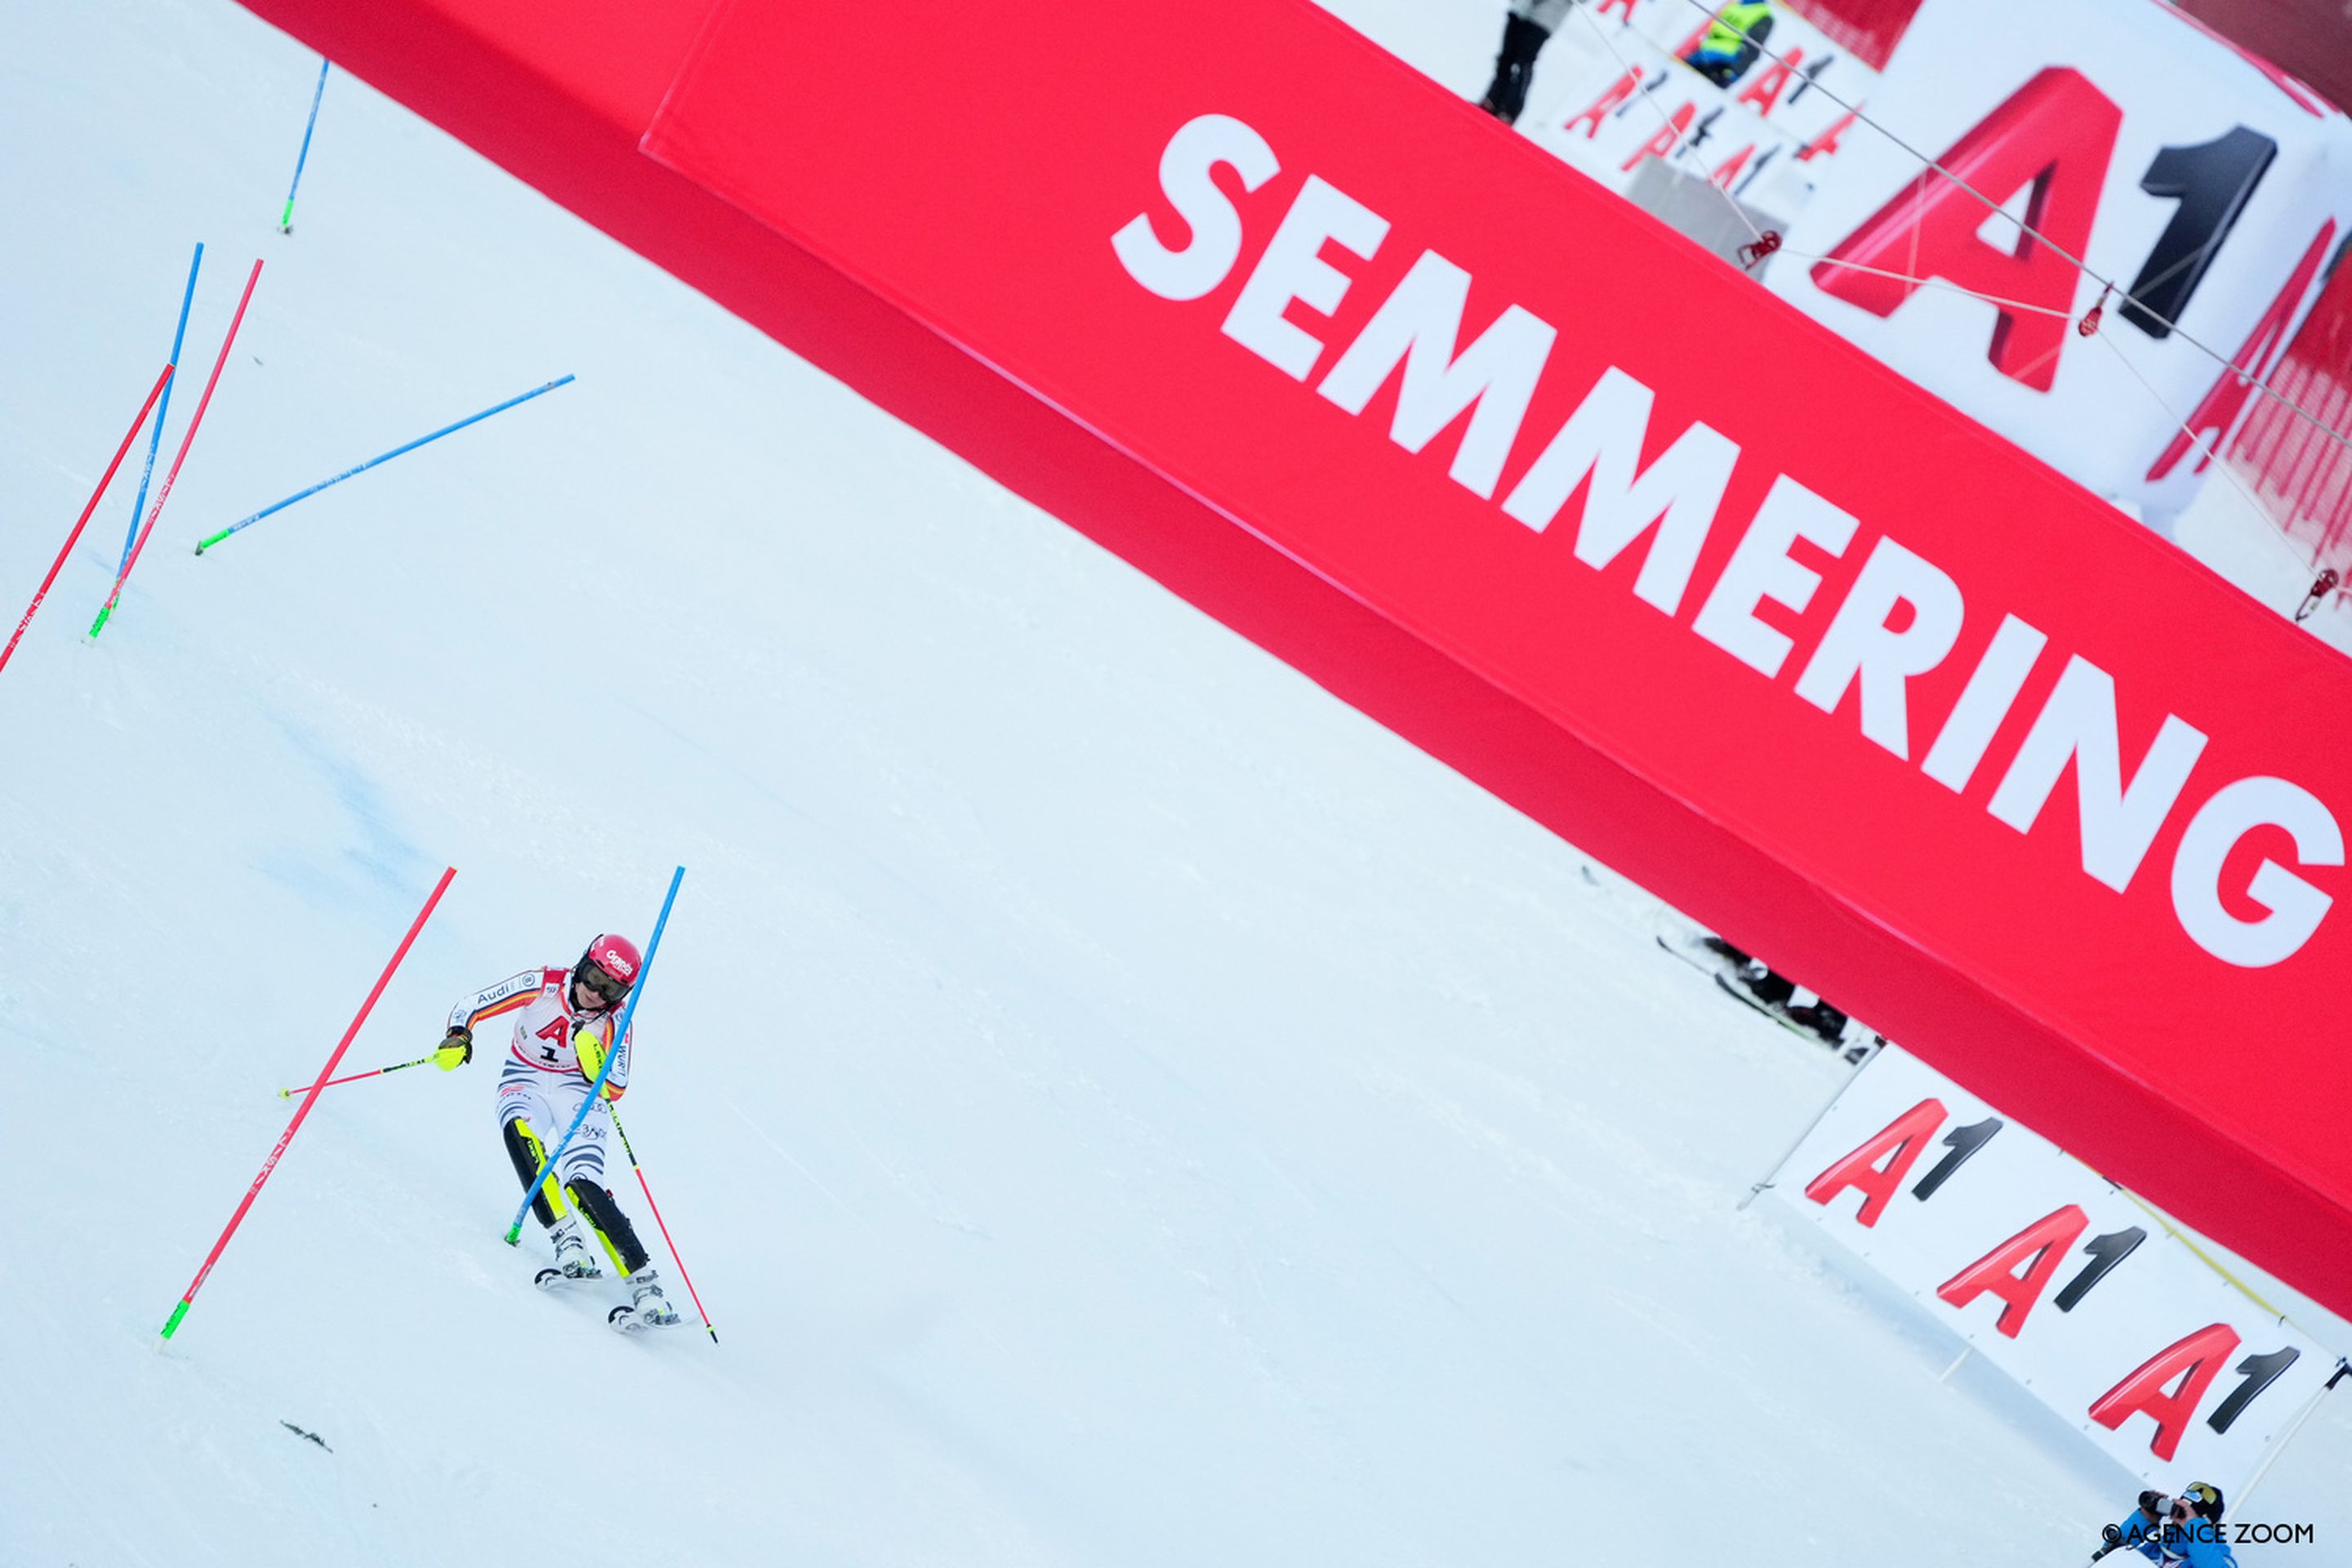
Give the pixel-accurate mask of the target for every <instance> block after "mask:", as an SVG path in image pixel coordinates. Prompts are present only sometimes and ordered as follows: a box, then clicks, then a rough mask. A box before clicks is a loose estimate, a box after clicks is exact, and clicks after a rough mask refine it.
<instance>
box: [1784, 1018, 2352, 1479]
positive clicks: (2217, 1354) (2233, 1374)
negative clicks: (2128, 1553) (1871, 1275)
mask: <svg viewBox="0 0 2352 1568" xmlns="http://www.w3.org/2000/svg"><path fill="white" fill-rule="evenodd" d="M1770 1190H1771V1192H1772V1194H1773V1195H1775V1196H1776V1197H1778V1198H1779V1199H1780V1201H1781V1202H1782V1203H1783V1204H1785V1205H1788V1206H1789V1207H1790V1208H1791V1209H1792V1210H1794V1211H1795V1212H1796V1213H1797V1214H1799V1215H1803V1216H1804V1217H1805V1219H1807V1220H1808V1221H1810V1222H1811V1223H1812V1224H1814V1225H1817V1226H1820V1227H1821V1228H1822V1230H1823V1231H1825V1232H1827V1233H1828V1234H1829V1235H1830V1236H1832V1237H1834V1238H1836V1240H1838V1241H1839V1242H1840V1243H1842V1244H1843V1246H1844V1247H1847V1248H1848V1249H1850V1250H1851V1251H1852V1252H1853V1253H1854V1254H1855V1255H1856V1256H1858V1257H1859V1258H1862V1259H1863V1260H1864V1262H1866V1263H1868V1264H1869V1265H1870V1266H1871V1268H1874V1269H1875V1270H1876V1271H1877V1272H1878V1273H1880V1274H1881V1275H1884V1276H1885V1278H1886V1279H1889V1280H1890V1281H1892V1282H1893V1283H1894V1284H1895V1286H1897V1287H1898V1288H1900V1289H1904V1290H1906V1291H1908V1292H1909V1293H1910V1294H1911V1295H1912V1296H1913V1297H1915V1298H1916V1300H1918V1301H1919V1303H1920V1305H1921V1307H1922V1308H1923V1309H1924V1310H1926V1311H1927V1313H1928V1314H1929V1315H1930V1316H1931V1317H1933V1318H1934V1319H1935V1320H1936V1321H1937V1322H1939V1323H1941V1324H1943V1325H1944V1326H1945V1327H1947V1328H1948V1329H1950V1330H1951V1331H1953V1332H1955V1333H1957V1334H1958V1335H1959V1336H1960V1337H1961V1338H1963V1339H1965V1340H1966V1341H1968V1342H1969V1344H1970V1345H1972V1346H1974V1347H1975V1348H1976V1350H1978V1351H1979V1352H1981V1353H1982V1354H1983V1355H1984V1356H1985V1357H1986V1358H1987V1359H1988V1360H1990V1361H1991V1362H1992V1363H1995V1364H1996V1365H1998V1366H1999V1367H2000V1369H2001V1370H2002V1371H2004V1372H2006V1373H2008V1374H2009V1375H2010V1376H2011V1377H2013V1378H2015V1379H2016V1380H2017V1381H2018V1383H2019V1384H2022V1385H2023V1386H2024V1387H2025V1388H2026V1389H2027V1390H2029V1391H2030V1392H2031V1393H2032V1394H2033V1395H2034V1396H2035V1397H2036V1398H2038V1399H2039V1400H2040V1401H2041V1402H2042V1404H2044V1405H2047V1406H2049V1408H2050V1409H2051V1410H2053V1412H2055V1413H2056V1414H2057V1415H2059V1417H2060V1418H2061V1419H2063V1420H2064V1421H2065V1422H2066V1423H2067V1424H2068V1425H2070V1426H2074V1427H2075V1428H2076V1429H2077V1430H2079V1431H2081V1432H2082V1433H2083V1434H2084V1436H2086V1437H2088V1438H2089V1439H2090V1440H2091V1441H2092V1442H2093V1443H2094V1444H2095V1445H2096V1446H2097V1447H2099V1448H2100V1449H2101V1450H2102V1451H2103V1452H2105V1454H2107V1455H2108V1456H2109V1457H2111V1458H2114V1459H2115V1460H2116V1462H2117V1463H2118V1464H2120V1465H2122V1466H2123V1467H2124V1468H2126V1469H2127V1470H2129V1471H2131V1472H2133V1473H2134V1474H2136V1475H2137V1476H2139V1477H2140V1478H2142V1479H2143V1480H2144V1481H2145V1482H2146V1483H2147V1485H2149V1486H2151V1487H2156V1488H2158V1489H2162V1490H2165V1491H2176V1490H2178V1489H2179V1487H2180V1486H2182V1485H2184V1484H2186V1483H2187V1482H2189V1481H2190V1480H2204V1481H2210V1482H2212V1483H2213V1484H2214V1485H2216V1486H2219V1487H2220V1488H2221V1490H2222V1493H2223V1495H2224V1496H2225V1497H2235V1496H2236V1495H2237V1493H2238V1491H2239V1490H2240V1489H2242V1487H2243V1486H2244V1484H2245V1482H2246V1480H2247V1479H2248V1478H2249V1477H2251V1476H2252V1475H2253V1474H2254V1473H2255V1471H2256V1469H2257V1468H2259V1466H2260V1465H2261V1464H2262V1462H2263V1455H2264V1454H2265V1453H2266V1452H2267V1451H2268V1450H2269V1448H2270V1447H2272V1445H2273V1444H2274V1443H2276V1442H2278V1441H2279V1440H2280V1439H2281V1438H2282V1437H2283V1436H2284V1435H2285V1434H2286V1433H2287V1432H2288V1431H2289V1430H2290V1429H2291V1427H2292V1426H2293V1424H2294V1420H2295V1418H2296V1416H2297V1415H2299V1414H2300V1413H2301V1412H2302V1411H2303V1410H2304V1408H2305V1405H2307V1404H2308V1403H2309V1402H2310V1401H2311V1400H2312V1399H2313V1398H2314V1397H2315V1396H2316V1395H2317V1394H2320V1393H2321V1392H2322V1391H2323V1390H2324V1389H2325V1388H2326V1386H2327V1383H2328V1380H2329V1379H2330V1378H2331V1377H2332V1376H2334V1374H2335V1373H2336V1366H2337V1358H2336V1356H2335V1355H2334V1354H2332V1353H2330V1352H2328V1351H2326V1350H2325V1349H2323V1348H2322V1347H2321V1346H2320V1345H2319V1344H2317V1343H2316V1342H2314V1341H2313V1340H2311V1339H2310V1338H2309V1337H2308V1336H2306V1335H2305V1334H2304V1333H2303V1332H2302V1331H2300V1330H2298V1329H2296V1328H2295V1327H2294V1326H2293V1325H2292V1324H2290V1323H2288V1322H2286V1321H2284V1320H2283V1319H2281V1318H2280V1317H2278V1316H2277V1315H2275V1314H2274V1313H2273V1312H2271V1311H2269V1310H2265V1309H2264V1308H2263V1306H2262V1305H2261V1304H2259V1303H2258V1302H2256V1301H2255V1300H2253V1299H2252V1297H2251V1296H2249V1295H2248V1294H2247V1293H2246V1292H2245V1291H2243V1290H2242V1289H2239V1288H2238V1287H2237V1286H2236V1285H2234V1284H2232V1283H2231V1281H2230V1280H2229V1279H2227V1278H2226V1277H2225V1276H2223V1275H2222V1274H2221V1272H2220V1271H2219V1270H2218V1269H2217V1268H2214V1267H2213V1266H2211V1265H2209V1264H2208V1263H2206V1262H2205V1261H2204V1260H2203V1259H2202V1258H2200V1257H2199V1256H2198V1254H2197V1253H2196V1252H2195V1251H2194V1250H2192V1249H2191V1248H2190V1247H2189V1245H2188V1244H2187V1243H2186V1242H2185V1241H2183V1240H2182V1239H2180V1238H2179V1237H2177V1236H2175V1235H2174V1234H2172V1233H2171V1232H2170V1231H2169V1230H2168V1229H2167V1228H2166V1227H2165V1226H2164V1225H2163V1224H2162V1222H2160V1221H2159V1220H2158V1218H2157V1217H2156V1216H2155V1215H2153V1214H2152V1213H2151V1212H2150V1211H2149V1210H2147V1208H2145V1207H2143V1206H2142V1205H2140V1204H2139V1203H2138V1202H2137V1201H2136V1200H2135V1199H2134V1198H2132V1197H2131V1195H2130V1194H2126V1193H2125V1192H2124V1191H2123V1190H2122V1189H2120V1188H2118V1187H2116V1186H2115V1185H2114V1184H2111V1183H2109V1182H2107V1181H2105V1180H2104V1179H2103V1178H2101V1177H2100V1176H2099V1175H2098V1174H2097V1173H2095V1172H2093V1171H2092V1170H2091V1169H2090V1168H2089V1167H2088V1166H2086V1165H2084V1164H2083V1163H2081V1162H2080V1161H2077V1160H2075V1159H2074V1157H2073V1156H2071V1155H2069V1154H2067V1153H2066V1152H2064V1151H2063V1150H2061V1149H2060V1148H2058V1146H2057V1145H2055V1144H2053V1143H2052V1142H2049V1141H2048V1140H2047V1139H2044V1138H2042V1137H2040V1136H2039V1135H2037V1134H2035V1133H2034V1132H2032V1131H2030V1130H2028V1129H2026V1128H2024V1127H2021V1126H2019V1125H2018V1124H2017V1123H2015V1122H2014V1121H2011V1120H2009V1119H2008V1118H2006V1117H2004V1116H2002V1115H2001V1114H2000V1112H1999V1111H1997V1110H1994V1109H1993V1108H1992V1107H1990V1106H1989V1105H1987V1104H1986V1103H1985V1102H1984V1101H1982V1100H1979V1099H1977V1098H1976V1097H1975V1096H1974V1095H1972V1094H1969V1092H1968V1091H1967V1090H1966V1089H1961V1088H1960V1087H1959V1086H1958V1085H1957V1084H1955V1083H1953V1082H1952V1080H1951V1079H1948V1078H1945V1077H1944V1076H1943V1075H1942V1074H1940V1073H1938V1072H1937V1071H1936V1070H1935V1069H1934V1068H1930V1067H1928V1066H1927V1064H1926V1063H1925V1062H1922V1061H1920V1060H1919V1059H1918V1058H1916V1057H1913V1056H1910V1055H1907V1054H1906V1053H1905V1052H1903V1051H1901V1050H1898V1049H1895V1048H1894V1047H1887V1048H1886V1049H1885V1050H1883V1051H1881V1052H1880V1053H1879V1055H1878V1056H1877V1057H1876V1058H1874V1059H1873V1060H1872V1061H1871V1063H1870V1064H1869V1065H1868V1066H1867V1067H1865V1068H1863V1069H1862V1071H1861V1072H1859V1073H1857V1074H1856V1075H1855V1076H1854V1078H1853V1081H1852V1083H1851V1084H1850V1085H1849V1086H1848V1087H1847V1089H1845V1091H1844V1092H1843V1094H1842V1095H1840V1096H1839V1097H1838V1100H1837V1102H1836V1103H1835V1104H1834V1105H1832V1107H1831V1108H1830V1110H1829V1111H1828V1113H1827V1114H1825V1115H1824V1116H1823V1117H1822V1120H1821V1121H1820V1122H1819V1123H1818V1124H1816V1125H1815V1126H1814V1128H1813V1129H1812V1131H1811V1132H1809V1133H1808V1134H1807V1135H1806V1137H1805V1139H1804V1141H1803V1142H1801V1143H1800V1144H1799V1145H1798V1146H1797V1148H1796V1149H1795V1150H1794V1151H1793V1152H1791V1153H1790V1156H1789V1158H1788V1159H1787V1160H1786V1161H1784V1162H1782V1163H1781V1165H1780V1169H1779V1170H1778V1171H1777V1172H1775V1173H1773V1176H1772V1179H1771V1184H1770Z"/></svg>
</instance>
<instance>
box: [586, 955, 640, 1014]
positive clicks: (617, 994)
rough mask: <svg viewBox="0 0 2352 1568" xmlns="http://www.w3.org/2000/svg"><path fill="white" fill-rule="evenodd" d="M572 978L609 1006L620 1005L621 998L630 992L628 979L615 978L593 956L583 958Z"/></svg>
mask: <svg viewBox="0 0 2352 1568" xmlns="http://www.w3.org/2000/svg"><path fill="white" fill-rule="evenodd" d="M572 979H573V980H574V981H575V982H577V983H578V984H582V985H584V986H586V987H587V988H588V990H589V992H590V993H591V994H593V995H595V996H597V997H599V998H601V999H602V1000H603V1002H604V1005H605V1006H607V1007H612V1006H616V1005H619V1003H620V1000H621V998H622V997H624V996H626V995H627V994H629V983H628V982H627V981H625V980H615V979H614V978H613V977H612V976H611V975H609V974H607V973H604V967H603V966H602V965H601V964H599V963H597V962H596V961H595V960H594V959H593V958H583V959H582V960H581V961H580V967H579V968H577V969H575V970H573V971H572Z"/></svg>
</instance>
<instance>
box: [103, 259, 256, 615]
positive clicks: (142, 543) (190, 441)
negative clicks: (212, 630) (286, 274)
mask: <svg viewBox="0 0 2352 1568" xmlns="http://www.w3.org/2000/svg"><path fill="white" fill-rule="evenodd" d="M260 281H261V262H260V259H259V258H255V260H254V263H253V270H252V271H250V272H248V273H247V274H246V275H245V292H244V293H243V294H240V295H239V296H237V301H236V315H234V316H231V317H230V318H229V321H228V336H226V337H225V338H223V339H222V340H221V346H220V357H219V358H217V359H215V360H214V361H213V374H211V376H210V377H209V378H207V379H206V380H205V395H204V396H202V397H201V398H198V399H197V400H196V416H195V417H194V418H193V419H191V420H189V421H188V433H187V434H186V435H184V436H183V437H180V449H179V451H178V452H177V453H175V454H173V458H172V467H171V470H170V471H169V472H167V473H166V474H164V476H163V489H160V490H157V491H156V492H155V504H154V505H153V506H152V507H150V508H148V509H147V524H146V526H145V527H143V528H142V529H141V530H140V531H139V542H137V543H136V544H133V545H132V546H131V558H130V559H129V560H128V561H125V562H124V563H122V570H121V572H118V573H116V574H115V577H114V592H112V593H110V594H109V595H107V596H106V607H105V608H104V609H102V610H100V611H99V612H98V619H97V620H95V621H93V622H92V623H91V624H90V628H89V635H90V636H92V637H96V636H98V634H99V633H100V632H102V631H104V630H105V629H106V618H107V617H108V616H111V615H112V614H114V606H115V605H116V604H117V603H118V602H119V601H120V600H121V597H122V584H125V583H127V582H129V581H130V580H131V568H132V567H134V566H136V565H138V564H139V552H141V551H142V550H144V549H146V548H147V536H148V535H149V534H151V533H152V532H154V531H155V520H156V519H157V518H159V517H161V516H163V503H164V502H165V501H167V500H171V499H172V482H173V480H174V479H178V478H179V477H180V465H181V464H182V463H184V462H186V461H187V460H188V448H189V447H193V446H194V445H195V443H196V431H197V430H198V429H199V428H200V427H201V426H203V425H204V422H205V409H206V408H208V407H210V406H211V405H212V401H213V388H214V387H215V386H218V385H219V384H220V376H221V371H222V369H223V368H224V367H225V366H226V365H227V363H228V351H229V349H230V347H231V345H233V344H234V343H236V329H237V328H238V327H239V326H241V325H243V324H244V321H245V308H246V306H247V305H249V304H251V303H252V302H253V286H254V285H255V284H256V283H258V282H260Z"/></svg>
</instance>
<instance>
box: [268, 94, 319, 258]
mask: <svg viewBox="0 0 2352 1568" xmlns="http://www.w3.org/2000/svg"><path fill="white" fill-rule="evenodd" d="M327 66H328V61H327V60H325V59H324V58H321V59H320V61H319V87H318V90H317V91H315V92H313V93H311V94H310V122H309V123H308V124H306V125H304V126H303V127H302V151H301V152H300V153H297V154H296V155H295V158H294V183H293V184H290V185H289V186H287V187H286V210H285V211H284V212H282V213H280V214H278V233H280V234H292V233H293V232H294V193H295V192H297V191H299V190H300V189H301V188H302V165H303V164H305V163H309V162H310V132H313V131H316V130H317V129H318V128H319V100H320V99H322V98H324V97H326V96H327Z"/></svg>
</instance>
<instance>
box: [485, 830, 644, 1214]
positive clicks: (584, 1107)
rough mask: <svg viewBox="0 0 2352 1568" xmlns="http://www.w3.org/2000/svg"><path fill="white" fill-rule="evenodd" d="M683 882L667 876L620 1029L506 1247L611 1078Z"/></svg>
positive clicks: (534, 1181) (526, 1194) (532, 1187)
mask: <svg viewBox="0 0 2352 1568" xmlns="http://www.w3.org/2000/svg"><path fill="white" fill-rule="evenodd" d="M685 880H686V868H685V867H683V866H680V867H679V868H677V870H675V871H673V872H671V873H670V879H669V891H668V892H667V893H665V894H663V895H662V907H661V916H660V918H659V919H657V920H656V921H654V939H653V941H651V942H647V943H646V962H645V964H644V966H643V967H642V968H640V969H639V970H638V971H637V983H636V984H635V985H632V986H630V987H629V1005H627V1006H625V1007H624V1008H622V1009H621V1026H620V1027H619V1028H617V1029H615V1030H614V1031H613V1048H612V1049H611V1050H609V1051H606V1052H605V1053H604V1066H603V1067H600V1068H597V1069H596V1081H595V1082H593V1083H592V1084H590V1085H589V1086H588V1098H587V1099H585V1100H582V1101H581V1102H580V1109H579V1110H578V1111H577V1112H575V1113H574V1114H573V1116H572V1125H571V1126H569V1127H567V1128H565V1129H564V1130H563V1139H562V1142H559V1143H557V1144H556V1146H555V1148H554V1151H553V1152H551V1153H550V1154H549V1155H548V1156H547V1163H545V1164H543V1165H541V1167H540V1168H539V1173H538V1174H537V1175H535V1176H533V1177H531V1179H530V1184H529V1185H527V1186H525V1187H524V1188H523V1190H522V1206H521V1207H520V1208H519V1209H517V1210H515V1216H514V1223H513V1224H512V1225H510V1226H507V1245H508V1246H509V1247H514V1246H517V1245H519V1244H520V1239H521V1237H522V1216H523V1215H527V1214H529V1213H530V1200H531V1199H533V1198H534V1197H537V1196H538V1195H539V1188H540V1184H541V1183H542V1182H544V1181H546V1180H547V1173H549V1172H550V1171H552V1170H554V1169H555V1163H556V1162H557V1161H558V1160H561V1159H562V1158H563V1152H564V1151H565V1150H566V1149H569V1148H570V1147H572V1135H573V1134H574V1133H576V1132H578V1131H580V1124H581V1123H582V1122H583V1121H587V1120H588V1113H589V1111H591V1110H594V1109H595V1108H596V1102H597V1101H598V1100H600V1099H601V1098H603V1096H604V1079H605V1078H606V1077H607V1076H609V1075H610V1074H611V1072H612V1070H613V1064H614V1062H616V1061H618V1060H619V1059H620V1058H621V1042H622V1041H624V1040H625V1039H627V1038H628V1037H629V1020H630V1019H632V1018H634V1017H635V1016H637V1004H638V1003H640V1002H642V1001H644V1000H645V999H646V980H647V979H649V978H651V976H652V974H653V972H654V954H656V953H657V952H660V951H661V939H662V928H663V927H664V926H667V924H669V907H670V905H671V904H673V903H675V902H676V901H677V885H678V884H679V883H680V882H683V881H685ZM566 1000H567V1001H568V1000H570V999H569V998H566Z"/></svg>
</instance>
